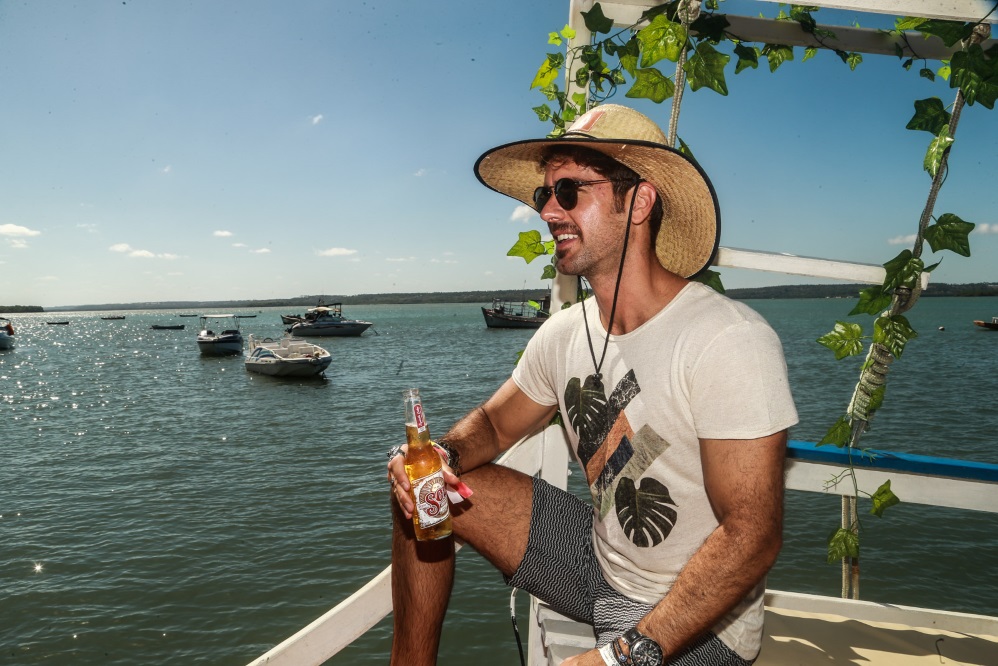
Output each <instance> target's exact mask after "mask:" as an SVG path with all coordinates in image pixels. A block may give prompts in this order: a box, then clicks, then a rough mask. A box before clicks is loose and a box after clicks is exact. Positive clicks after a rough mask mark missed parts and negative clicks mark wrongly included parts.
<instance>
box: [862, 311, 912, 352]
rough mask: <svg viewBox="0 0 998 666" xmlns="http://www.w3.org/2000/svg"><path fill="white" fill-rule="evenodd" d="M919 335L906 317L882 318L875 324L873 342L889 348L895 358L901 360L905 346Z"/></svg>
mask: <svg viewBox="0 0 998 666" xmlns="http://www.w3.org/2000/svg"><path fill="white" fill-rule="evenodd" d="M916 337H918V333H916V332H915V329H913V328H912V327H911V324H910V323H909V322H908V319H907V318H906V317H905V316H904V315H892V316H890V317H880V318H878V319H877V320H876V321H875V322H873V341H874V342H876V343H879V344H882V345H883V346H884V347H886V348H887V351H889V352H890V353H891V354H892V355H893V356H894V358H901V354H902V353H903V352H904V346H905V345H906V344H908V341H909V340H911V339H912V338H916Z"/></svg>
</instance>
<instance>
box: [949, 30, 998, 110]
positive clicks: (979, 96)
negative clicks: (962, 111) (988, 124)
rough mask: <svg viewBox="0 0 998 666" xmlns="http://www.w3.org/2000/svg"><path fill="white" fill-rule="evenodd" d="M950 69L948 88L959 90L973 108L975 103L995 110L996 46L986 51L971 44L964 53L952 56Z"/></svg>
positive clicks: (997, 95)
mask: <svg viewBox="0 0 998 666" xmlns="http://www.w3.org/2000/svg"><path fill="white" fill-rule="evenodd" d="M950 68H951V69H952V77H951V78H950V80H949V85H950V88H959V89H960V92H962V93H963V97H964V99H966V100H967V104H970V105H971V106H973V105H974V103H975V102H980V103H981V105H982V106H984V107H985V108H988V109H994V108H995V100H996V99H998V44H996V45H994V46H992V47H991V48H989V49H988V50H987V51H984V50H983V49H982V48H981V46H980V45H979V44H972V45H971V46H970V47H969V48H968V49H967V50H966V51H958V52H957V53H955V54H953V59H952V60H951V61H950Z"/></svg>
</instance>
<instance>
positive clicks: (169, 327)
mask: <svg viewBox="0 0 998 666" xmlns="http://www.w3.org/2000/svg"><path fill="white" fill-rule="evenodd" d="M149 328H150V329H151V330H153V331H182V330H184V324H153V325H152V326H150V327H149Z"/></svg>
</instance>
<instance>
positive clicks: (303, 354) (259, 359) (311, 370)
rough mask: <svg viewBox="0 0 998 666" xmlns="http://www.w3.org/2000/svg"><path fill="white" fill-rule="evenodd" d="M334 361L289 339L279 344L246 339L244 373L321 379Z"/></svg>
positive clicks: (315, 347)
mask: <svg viewBox="0 0 998 666" xmlns="http://www.w3.org/2000/svg"><path fill="white" fill-rule="evenodd" d="M332 361H333V357H332V356H331V355H330V354H329V352H328V351H326V350H325V349H323V348H322V347H320V346H318V345H314V344H312V343H310V342H306V341H305V340H299V339H297V338H293V337H291V336H285V337H283V338H281V339H280V340H274V339H272V338H263V339H262V340H257V339H256V338H255V337H254V336H252V335H250V336H249V354H248V355H247V356H246V369H247V370H249V371H250V372H258V373H260V374H261V375H270V376H271V377H314V376H316V375H321V374H322V373H323V371H324V370H325V369H326V368H328V367H329V364H330V363H332Z"/></svg>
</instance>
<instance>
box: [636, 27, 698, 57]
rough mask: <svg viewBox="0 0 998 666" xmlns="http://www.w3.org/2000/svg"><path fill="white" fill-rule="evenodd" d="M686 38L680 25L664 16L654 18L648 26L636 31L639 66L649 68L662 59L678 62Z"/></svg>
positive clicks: (684, 29)
mask: <svg viewBox="0 0 998 666" xmlns="http://www.w3.org/2000/svg"><path fill="white" fill-rule="evenodd" d="M687 36H688V35H687V33H686V28H684V27H683V26H682V25H681V24H679V23H673V22H672V21H670V20H669V19H667V18H665V16H661V15H660V16H656V17H655V19H654V20H653V21H652V22H651V23H650V24H648V25H647V26H645V27H644V28H642V29H641V30H639V31H638V35H637V37H638V41H639V42H640V43H641V66H642V67H651V66H652V65H654V64H655V63H656V62H658V61H659V60H662V59H663V58H666V59H668V60H671V61H672V62H678V61H679V56H680V55H681V54H682V52H683V49H684V48H686V39H687Z"/></svg>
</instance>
